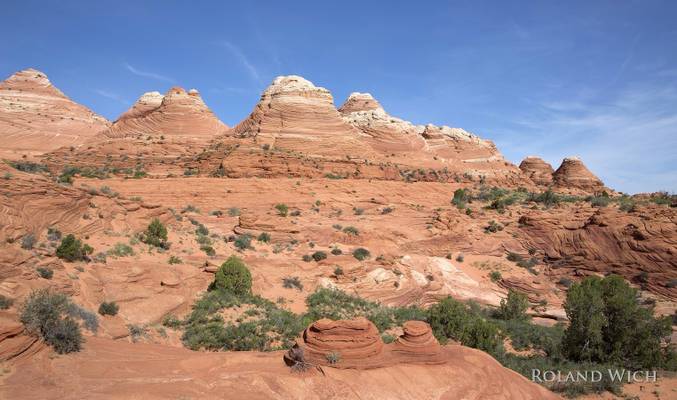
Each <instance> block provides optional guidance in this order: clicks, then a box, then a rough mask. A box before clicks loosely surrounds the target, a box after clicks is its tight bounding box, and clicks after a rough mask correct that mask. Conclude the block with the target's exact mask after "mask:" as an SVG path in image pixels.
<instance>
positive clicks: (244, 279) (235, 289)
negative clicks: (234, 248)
mask: <svg viewBox="0 0 677 400" xmlns="http://www.w3.org/2000/svg"><path fill="white" fill-rule="evenodd" d="M214 287H215V288H216V289H220V290H225V291H227V292H230V293H233V294H235V295H245V294H249V293H251V289H252V275H251V273H250V272H249V269H248V268H247V266H246V265H245V263H244V262H242V260H240V259H239V258H237V257H235V256H230V258H228V260H226V261H225V262H224V263H223V264H221V267H220V268H219V269H218V270H217V271H216V276H215V279H214Z"/></svg>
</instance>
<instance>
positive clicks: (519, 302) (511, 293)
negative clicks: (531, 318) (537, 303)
mask: <svg viewBox="0 0 677 400" xmlns="http://www.w3.org/2000/svg"><path fill="white" fill-rule="evenodd" d="M528 308H529V300H528V299H527V295H525V294H524V293H520V292H517V291H515V290H513V289H510V290H508V297H507V298H505V299H501V305H500V307H499V309H498V310H497V312H496V316H497V317H498V318H499V319H503V320H513V319H526V318H527V314H526V311H527V309H528Z"/></svg>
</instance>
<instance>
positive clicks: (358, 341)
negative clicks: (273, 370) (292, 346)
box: [297, 318, 383, 368]
mask: <svg viewBox="0 0 677 400" xmlns="http://www.w3.org/2000/svg"><path fill="white" fill-rule="evenodd" d="M297 345H298V346H299V347H301V348H303V352H304V354H305V359H306V362H310V363H312V364H315V365H330V362H329V360H327V356H328V355H329V354H332V353H335V354H337V355H338V356H339V361H338V362H337V363H335V364H333V366H336V367H340V368H357V367H362V366H365V367H368V366H372V367H376V366H379V365H381V364H382V363H383V360H382V358H383V354H382V353H383V341H382V340H381V336H380V335H379V332H378V329H376V326H375V325H374V324H373V323H372V322H371V321H369V320H367V319H366V318H356V319H353V320H339V321H332V320H330V319H321V320H319V321H315V322H314V323H313V324H311V325H310V326H309V327H308V328H306V330H305V331H304V332H303V336H302V339H301V340H299V342H298V343H297Z"/></svg>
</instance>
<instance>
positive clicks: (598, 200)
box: [586, 195, 611, 207]
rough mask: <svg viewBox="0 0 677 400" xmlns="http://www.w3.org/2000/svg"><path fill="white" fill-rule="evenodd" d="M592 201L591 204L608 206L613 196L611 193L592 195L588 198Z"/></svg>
mask: <svg viewBox="0 0 677 400" xmlns="http://www.w3.org/2000/svg"><path fill="white" fill-rule="evenodd" d="M586 200H587V201H589V202H590V205H591V206H593V207H606V206H608V205H609V204H610V203H611V198H610V197H609V195H606V196H604V195H602V196H590V197H588V198H586Z"/></svg>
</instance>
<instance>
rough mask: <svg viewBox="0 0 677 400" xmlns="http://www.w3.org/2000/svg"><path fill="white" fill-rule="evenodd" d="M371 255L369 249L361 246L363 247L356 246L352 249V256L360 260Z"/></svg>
mask: <svg viewBox="0 0 677 400" xmlns="http://www.w3.org/2000/svg"><path fill="white" fill-rule="evenodd" d="M370 256H371V253H369V250H367V249H365V248H363V247H358V248H356V249H355V250H353V257H355V258H356V259H358V260H360V261H364V260H366V259H367V258H369V257H370Z"/></svg>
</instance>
